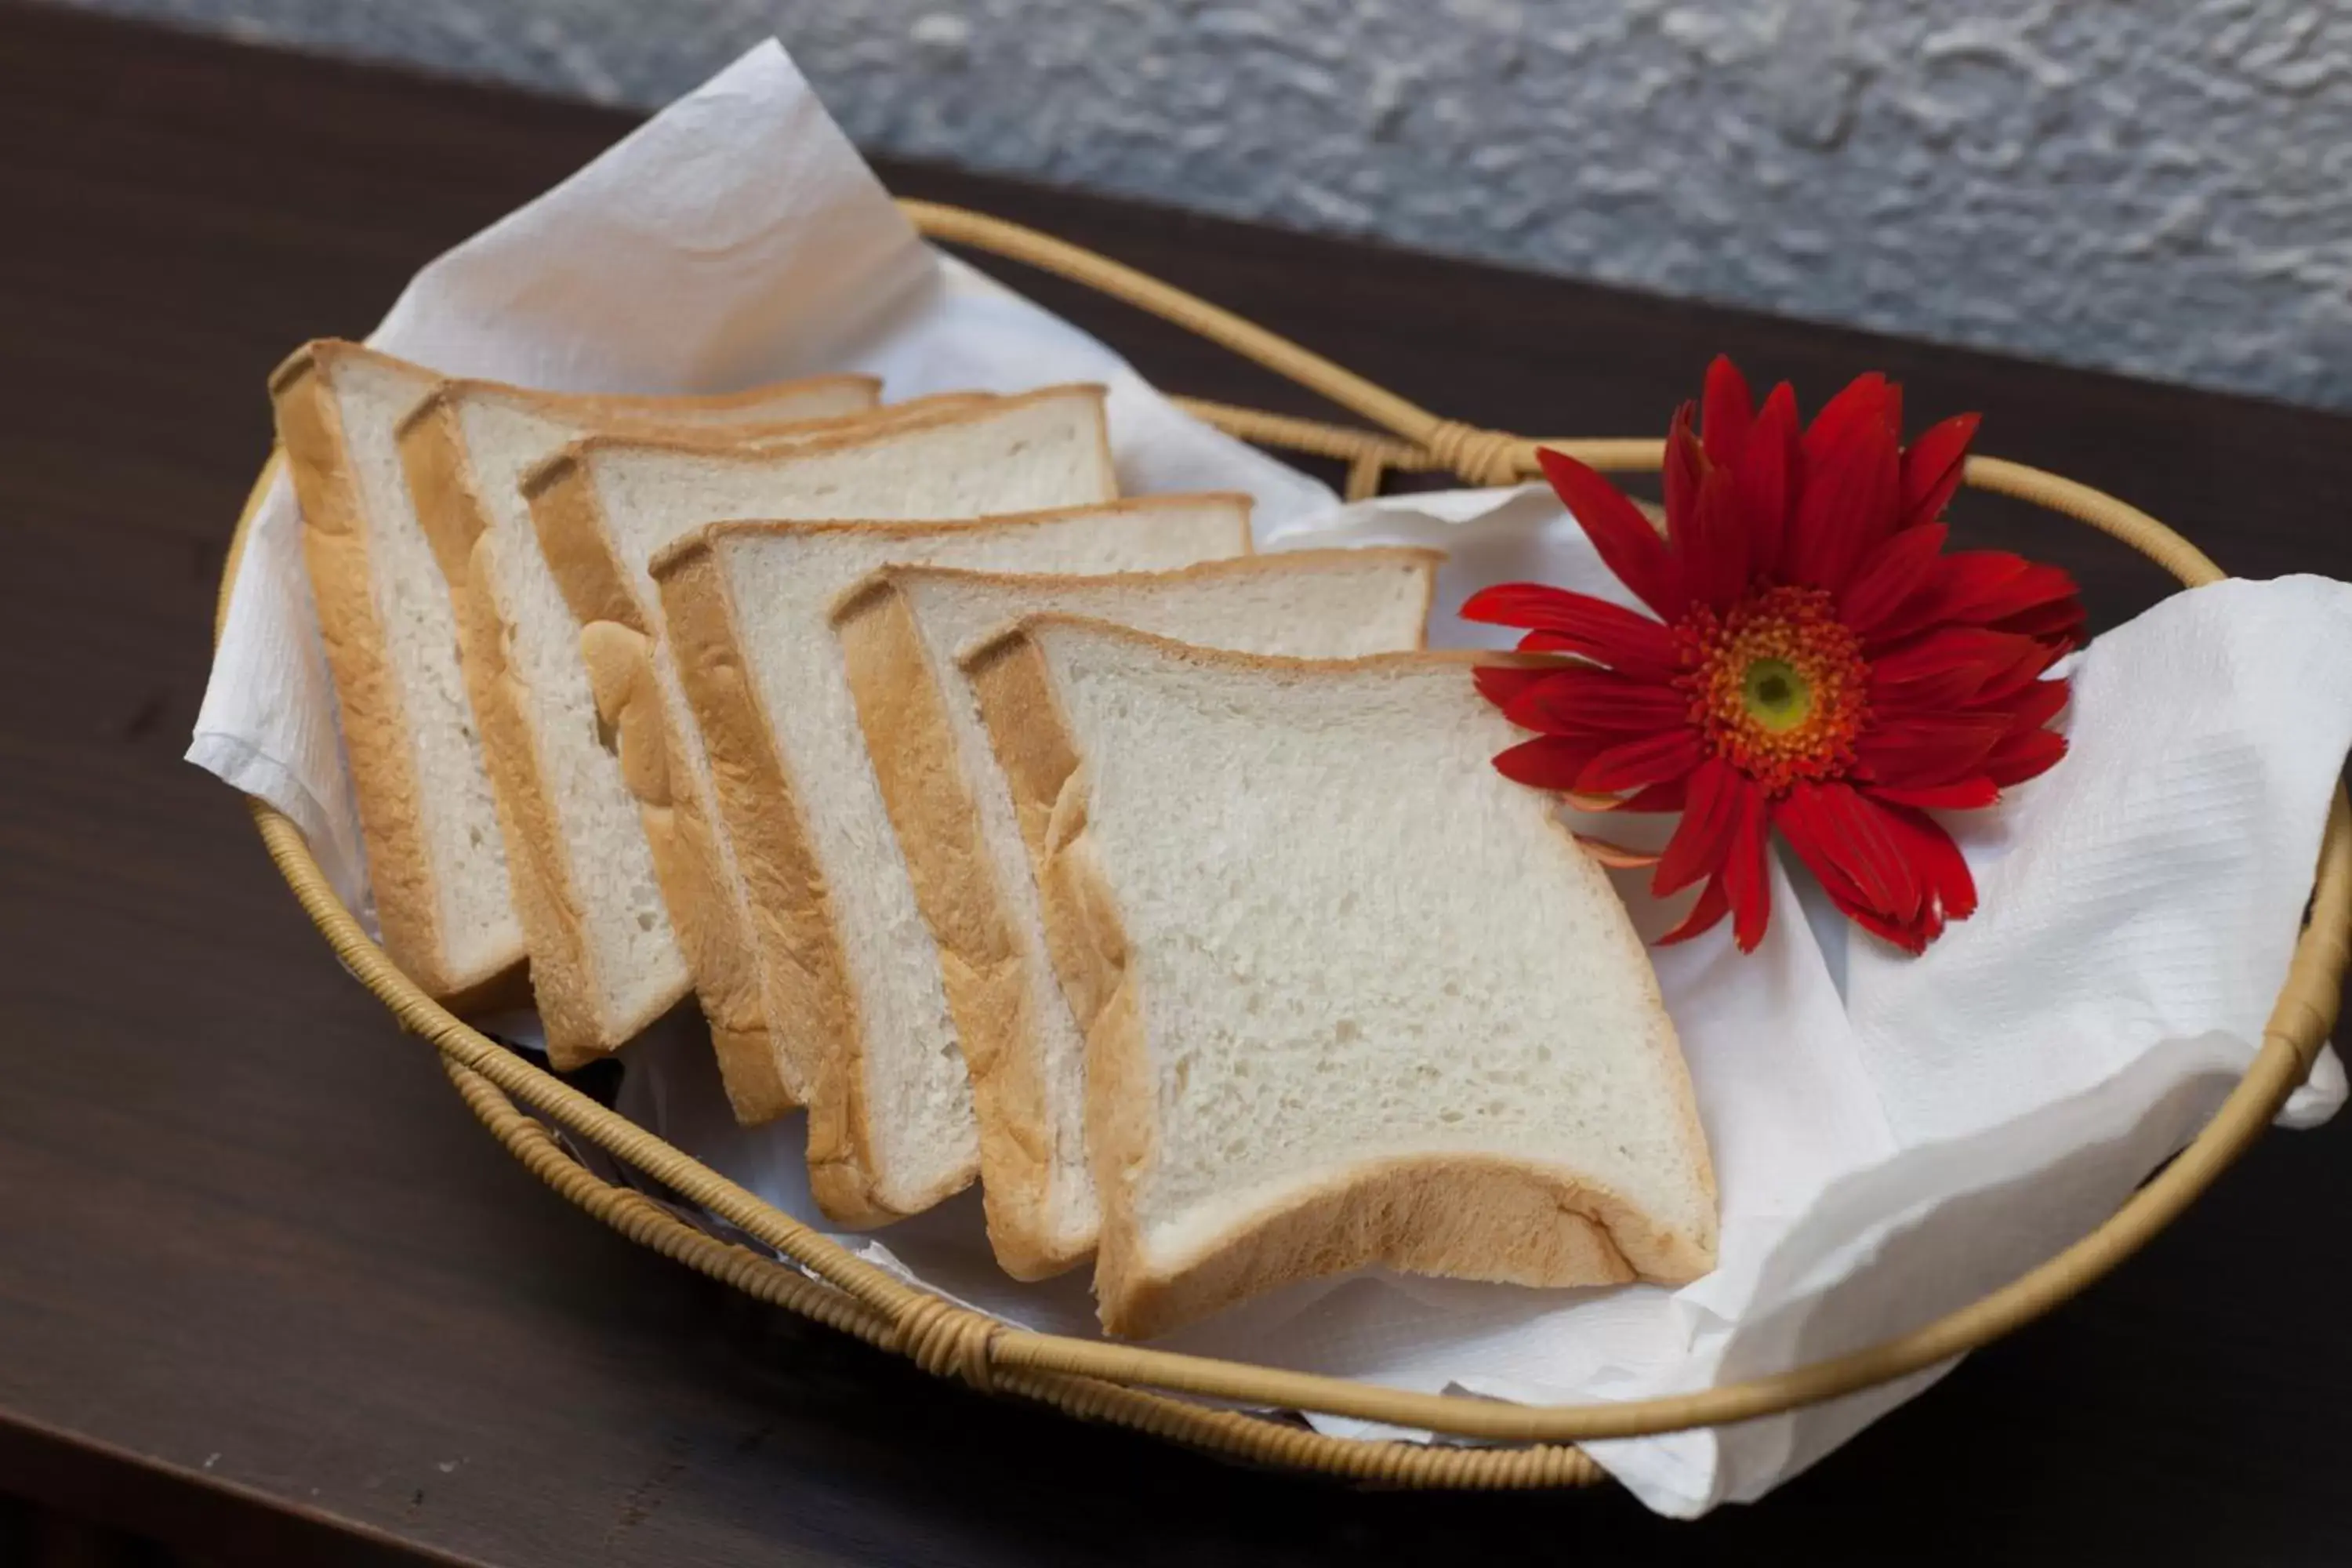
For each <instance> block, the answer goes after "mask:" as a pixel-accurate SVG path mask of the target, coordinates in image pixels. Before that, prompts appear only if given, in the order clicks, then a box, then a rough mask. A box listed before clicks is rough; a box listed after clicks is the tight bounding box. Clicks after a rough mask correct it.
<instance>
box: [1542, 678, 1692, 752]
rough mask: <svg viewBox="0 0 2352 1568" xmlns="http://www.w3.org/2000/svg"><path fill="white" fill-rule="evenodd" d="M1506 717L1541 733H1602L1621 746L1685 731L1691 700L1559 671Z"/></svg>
mask: <svg viewBox="0 0 2352 1568" xmlns="http://www.w3.org/2000/svg"><path fill="white" fill-rule="evenodd" d="M1505 712H1506V714H1507V717H1508V718H1509V719H1510V721H1511V722H1512V723H1514V724H1517V725H1519V726H1521V727H1522V728H1524V729H1528V730H1540V731H1544V732H1545V733H1546V734H1551V735H1566V734H1578V733H1585V732H1591V731H1601V732H1604V733H1608V734H1611V735H1612V736H1613V737H1614V739H1616V740H1618V741H1622V740H1624V739H1626V738H1628V737H1629V736H1633V735H1650V734H1655V733H1657V732H1658V731H1661V730H1672V729H1683V728H1687V727H1688V725H1689V723H1690V699H1689V698H1687V697H1685V696H1684V695H1683V694H1682V693H1681V692H1679V691H1676V690H1675V689H1674V688H1673V687H1671V686H1663V685H1659V684H1657V683H1655V682H1654V681H1645V680H1633V679H1628V678H1626V677H1624V676H1622V675H1616V674H1612V672H1610V671H1608V670H1605V669H1563V670H1561V671H1559V673H1557V674H1555V675H1554V676H1553V677H1552V678H1551V679H1549V680H1546V681H1543V682H1541V683H1539V684H1538V685H1536V686H1532V687H1530V688H1528V690H1527V691H1526V692H1524V693H1523V694H1521V696H1520V697H1519V699H1518V700H1517V701H1516V702H1514V703H1512V704H1511V706H1510V707H1509V708H1508V709H1507V710H1505Z"/></svg>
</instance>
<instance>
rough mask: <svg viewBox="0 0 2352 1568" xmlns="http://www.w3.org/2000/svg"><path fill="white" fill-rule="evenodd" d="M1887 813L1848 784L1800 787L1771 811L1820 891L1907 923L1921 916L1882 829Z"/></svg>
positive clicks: (1910, 879)
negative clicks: (1842, 894)
mask: <svg viewBox="0 0 2352 1568" xmlns="http://www.w3.org/2000/svg"><path fill="white" fill-rule="evenodd" d="M1889 810H1890V808H1888V807H1886V806H1883V805H1878V804H1877V803H1876V802H1874V801H1873V800H1871V799H1869V798H1868V797H1867V796H1865V795H1863V794H1862V793H1861V792H1860V791H1858V790H1856V789H1855V788H1854V787H1853V785H1851V784H1837V783H1831V784H1798V785H1797V786H1796V787H1795V788H1794V789H1791V790H1790V792H1789V793H1788V794H1787V795H1784V796H1783V797H1781V799H1780V803H1779V804H1778V805H1776V806H1775V807H1774V810H1773V814H1772V822H1773V826H1776V827H1778V828H1780V831H1781V833H1782V834H1784V835H1785V836H1786V837H1788V840H1789V846H1790V848H1792V849H1794V850H1796V852H1797V857H1798V858H1800V859H1801V860H1802V861H1804V863H1805V864H1806V865H1807V866H1809V867H1811V868H1812V871H1813V874H1814V875H1815V876H1816V877H1819V878H1821V879H1822V886H1824V887H1826V888H1830V889H1832V891H1836V890H1838V889H1844V890H1846V891H1848V892H1850V893H1851V894H1852V895H1853V897H1854V899H1855V901H1856V902H1857V903H1859V904H1860V905H1861V906H1862V907H1864V908H1865V909H1868V910H1872V911H1874V913H1877V914H1880V915H1882V916H1884V917H1885V918H1886V919H1888V920H1894V921H1908V920H1910V919H1911V918H1912V917H1914V916H1915V915H1916V914H1917V913H1918V912H1919V900H1920V896H1921V895H1920V887H1919V880H1918V878H1917V876H1916V873H1915V872H1914V871H1913V869H1912V867H1911V864H1910V862H1909V861H1907V860H1906V859H1905V858H1904V856H1903V850H1902V847H1901V846H1900V845H1899V844H1898V843H1897V842H1896V840H1895V834H1894V831H1893V830H1892V829H1890V828H1889V827H1888V826H1887V825H1886V818H1887V816H1888V814H1889Z"/></svg>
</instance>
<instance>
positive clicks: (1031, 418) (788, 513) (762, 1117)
mask: <svg viewBox="0 0 2352 1568" xmlns="http://www.w3.org/2000/svg"><path fill="white" fill-rule="evenodd" d="M1116 483H1117V481H1116V477H1115V475H1114V473H1113V470H1112V468H1111V460H1110V453H1109V444H1108V432H1107V430H1106V427H1105V425H1104V422H1103V410H1102V393H1101V390H1100V389H1099V388H1097V387H1090V386H1087V387H1059V388H1048V389H1046V390H1045V391H1043V392H1037V393H1031V394H1026V395H1022V396H1019V397H1008V398H989V397H982V396H977V395H957V396H943V397H939V398H932V399H925V400H920V401H919V402H918V403H910V404H907V405H898V406H896V407H893V408H886V409H882V410H879V411H877V413H876V414H875V415H873V416H868V417H867V418H866V419H864V420H861V421H860V422H858V423H857V424H856V425H855V426H845V427H842V428H839V429H835V430H830V431H825V432H821V433H817V434H815V435H814V436H810V435H805V434H804V435H802V436H798V437H786V438H782V439H779V440H777V441H774V442H772V443H765V444H762V445H760V446H757V447H751V446H743V445H739V446H737V447H733V448H719V447H710V446H709V445H707V444H694V443H687V442H679V441H655V440H646V439H639V438H628V437H596V438H590V439H587V440H583V441H581V442H577V443H574V444H573V445H572V447H568V448H567V449H566V450H565V451H564V452H563V453H562V454H560V455H559V456H558V457H556V458H551V459H550V460H549V461H548V462H546V463H543V464H541V465H540V466H539V467H538V468H535V469H533V470H532V471H531V472H530V474H528V475H527V476H525V479H524V482H523V484H524V491H525V495H526V498H527V499H528V500H529V501H530V507H531V516H532V521H533V525H534V528H535V530H536V531H537V532H538V535H539V538H540V542H541V550H542V552H543V553H544V554H545V556H546V558H547V560H548V562H549V563H550V564H551V567H552V568H553V570H554V574H555V577H556V581H557V583H558V584H559V586H560V587H561V588H562V591H563V594H564V597H565V600H566V602H567V604H568V605H570V606H571V609H572V616H573V619H574V621H575V623H576V624H578V625H579V626H580V627H581V628H582V631H581V635H582V639H583V641H582V648H583V655H585V656H586V658H587V659H588V662H589V666H590V672H591V677H592V684H593V685H594V686H595V689H596V697H597V704H598V714H599V717H600V719H601V721H602V722H603V723H604V728H605V732H606V734H607V735H608V737H609V738H610V740H611V742H612V744H613V745H614V748H615V750H616V751H617V752H618V753H619V755H620V760H621V763H622V766H623V771H624V774H625V777H626V778H627V779H629V780H630V781H631V782H632V789H633V794H635V798H636V800H637V804H638V817H639V823H640V827H641V831H642V832H643V834H644V835H645V837H646V839H647V841H648V843H649V845H650V847H651V848H652V851H653V856H654V863H655V870H656V878H657V880H658V882H659V884H660V887H661V889H662V893H663V901H664V903H665V904H666V906H667V908H668V910H669V911H670V914H671V916H672V919H673V921H675V923H676V925H677V931H678V935H679V938H680V944H681V946H682V948H683V949H684V952H685V955H686V960H687V963H688V970H689V972H690V973H692V975H693V979H694V987H695V991H696V993H697V995H698V999H699V1001H700V1002H701V1005H702V1007H703V1010H704V1012H705V1014H706V1015H707V1016H709V1020H710V1024H711V1037H712V1044H713V1046H714V1047H716V1049H717V1051H718V1055H719V1067H720V1075H721V1078H722V1079H723V1080H724V1081H725V1084H726V1088H727V1093H728V1097H729V1099H730V1102H731V1103H732V1105H733V1107H734V1110H735V1113H736V1115H737V1116H738V1118H739V1119H740V1120H741V1121H745V1122H747V1123H751V1122H759V1121H766V1120H769V1119H771V1118H772V1117H775V1116H778V1115H781V1114H782V1113H783V1112H784V1111H785V1110H790V1109H791V1108H793V1107H794V1106H796V1105H800V1104H803V1103H804V1102H805V1101H806V1100H807V1097H808V1094H809V1087H808V1085H807V1084H806V1083H805V1082H804V1081H803V1078H802V1076H801V1063H802V1060H803V1058H802V1057H800V1056H795V1055H793V1054H791V1053H789V1052H788V1051H787V1050H786V1049H784V1048H782V1047H780V1046H779V1045H778V1043H777V1040H776V1037H775V1034H774V1031H773V1030H772V1027H771V1026H770V1013H771V1008H770V1005H769V993H770V991H771V990H772V989H773V987H772V985H771V984H770V983H769V981H768V980H767V979H766V978H765V977H764V976H763V975H762V973H761V963H760V959H759V952H760V950H761V942H760V941H759V938H758V934H757V931H756V930H755V927H756V923H757V916H756V915H755V913H754V911H753V910H752V909H751V906H750V904H749V902H748V901H747V898H746V889H747V886H748V883H747V878H746V874H745V871H744V868H743V867H742V866H741V864H740V858H739V856H738V854H737V852H736V848H735V846H734V844H733V842H732V838H731V836H730V833H729V832H728V830H727V827H726V826H725V824H724V823H723V821H722V820H721V816H720V814H719V809H718V805H717V794H716V792H717V781H716V779H715V777H714V775H713V773H712V769H711V765H710V760H709V754H708V752H707V750H706V747H705V745H704V743H703V740H702V737H701V734H700V732H699V731H698V726H697V725H696V723H695V722H694V721H693V719H692V717H691V715H690V714H689V712H688V704H687V700H686V697H685V692H684V689H683V688H682V687H681V685H680V684H679V679H678V671H677V662H676V659H675V658H674V657H673V654H672V652H671V649H670V648H669V647H668V645H667V641H666V639H665V638H664V637H661V636H660V635H659V634H658V631H657V628H658V627H659V625H660V618H659V613H658V611H657V609H656V588H655V584H654V581H653V578H652V574H651V571H650V565H651V558H652V557H653V555H654V554H656V552H659V551H660V550H662V549H663V548H665V547H667V546H668V545H670V544H672V543H674V542H677V540H678V539H679V538H681V537H682V536H684V535H686V534H688V533H689V532H691V531H694V530H697V529H699V528H700V527H702V526H703V525H704V524H706V523H709V522H710V521H714V520H721V519H730V518H744V517H763V518H824V517H837V516H842V515H845V514H846V515H851V516H859V517H877V518H893V517H911V518H962V517H969V516H972V515H977V514H981V513H986V512H1000V511H1014V510H1025V509H1031V508H1035V507H1040V506H1049V505H1050V506H1059V505H1070V504H1078V503H1084V502H1090V501H1098V500H1108V499H1109V498H1110V497H1111V496H1112V495H1113V494H1114V493H1115V491H1116ZM599 672H602V674H601V677H600V675H599ZM777 984H786V983H785V982H778V983H777Z"/></svg>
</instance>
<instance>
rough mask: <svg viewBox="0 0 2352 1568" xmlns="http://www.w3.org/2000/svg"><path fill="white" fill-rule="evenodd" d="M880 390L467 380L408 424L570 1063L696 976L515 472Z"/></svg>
mask: <svg viewBox="0 0 2352 1568" xmlns="http://www.w3.org/2000/svg"><path fill="white" fill-rule="evenodd" d="M876 394H877V384H876V383H874V382H873V381H872V380H871V379H870V378H867V377H863V376H827V377H821V378H816V379H814V380H811V381H807V382H800V383H788V384H780V385H776V386H772V387H767V388H761V389H755V390H753V391H752V392H750V393H745V394H737V395H725V396H719V397H677V398H665V397H626V396H581V395H570V396H557V395H548V394H541V393H535V392H530V391H525V390H523V389H520V388H515V387H510V386H505V385H502V384H496V383H485V382H457V383H450V384H445V385H443V386H442V387H441V388H439V389H438V390H437V391H436V392H435V393H434V394H433V395H431V396H429V397H427V398H426V399H425V401H424V403H423V404H422V405H419V406H418V407H417V408H416V409H415V411H414V412H413V413H412V414H411V415H410V416H408V417H407V419H406V420H405V421H404V425H403V427H402V429H401V431H400V445H401V452H402V456H403V458H404V465H405V468H406V473H407V480H408V486H409V490H410V493H411V495H412V497H413V498H414V502H415V508H416V510H417V514H418V517H419V519H420V521H422V523H423V524H424V526H425V531H426V533H427V536H428V538H430V539H431V541H432V542H433V544H434V547H435V551H436V555H437V556H438V557H439V559H440V563H441V565H442V569H443V573H444V574H445V576H446V578H447V580H448V586H449V589H450V591H451V593H452V594H453V595H454V596H455V599H456V607H457V617H458V619H457V634H458V646H459V648H460V653H461V664H462V667H463V673H464V676H465V679H466V684H467V692H468V695H469V697H470V699H471V706H472V709H473V711H474V715H475V718H476V721H477V726H478V731H479V733H480V735H481V740H482V747H483V752H484V755H485V761H486V763H487V765H488V775H489V779H490V782H491V784H492V786H493V790H494V794H495V796H496V803H497V806H498V812H499V826H500V830H501V837H502V839H503V841H504V843H505V846H506V848H507V850H508V853H509V872H510V879H511V882H512V886H513V895H514V900H515V904H516V908H517V912H518V914H519V915H520V917H521V921H522V928H523V933H524V937H525V940H526V942H527V945H528V947H529V949H530V958H531V982H532V989H533V991H534V993H535V994H536V997H537V999H538V1002H539V1008H540V1015H541V1024H542V1026H543V1027H544V1030H545V1034H546V1040H547V1046H548V1050H549V1054H550V1056H551V1058H553V1059H554V1061H555V1062H556V1064H557V1065H558V1066H559V1067H566V1068H568V1067H572V1066H576V1065H578V1064H579V1063H580V1062H582V1061H584V1060H586V1059H588V1058H592V1057H593V1056H596V1055H600V1054H602V1053H604V1052H607V1051H611V1050H614V1049H616V1048H618V1047H620V1046H621V1045H622V1044H624V1043H625V1042H626V1041H627V1040H628V1039H630V1038H631V1037H634V1036H635V1034H637V1033H638V1032H639V1031H640V1030H642V1029H643V1028H644V1027H645V1026H646V1025H648V1024H650V1023H651V1022H652V1021H653V1020H654V1018H656V1016H659V1015H660V1014H661V1013H662V1012H663V1011H665V1010H666V1009H667V1008H668V1007H669V1006H670V1005H672V1004H674V1003H676V1002H677V1000H678V999H679V998H680V997H681V996H682V995H684V994H685V992H686V987H687V979H688V975H687V969H686V963H685V960H684V957H683V956H682V954H681V953H680V952H679V950H678V944H677V936H676V933H675V931H673V929H672V925H671V921H670V918H669V913H668V910H667V908H666V907H665V904H664V902H663V900H662V897H661V893H660V889H659V887H658V885H657V882H656V877H655V873H654V868H653V864H652V856H651V852H650V849H649V847H648V846H647V844H646V837H645V835H644V834H643V833H642V832H641V831H640V829H639V826H638V823H637V813H636V806H635V802H634V800H633V799H632V798H631V797H630V795H629V794H628V792H627V790H626V788H625V785H624V784H623V783H622V780H621V778H620V774H619V770H618V767H617V765H616V763H615V759H614V755H613V753H612V752H611V751H610V750H608V749H607V748H606V747H605V745H604V743H603V742H604V739H605V738H606V735H607V733H608V731H606V730H605V729H604V727H602V726H600V725H599V724H598V723H597V722H596V721H595V719H596V706H595V702H594V698H593V692H592V690H591V688H590V685H589V681H588V679H587V672H586V670H585V668H584V667H583V662H582V656H581V651H580V647H579V637H578V630H577V627H576V626H575V624H574V622H573V620H572V615H571V612H570V608H569V606H568V605H566V604H565V602H564V599H563V595H562V590H561V589H560V588H559V586H558V585H557V584H556V581H555V578H554V576H553V574H552V573H551V571H550V570H549V567H548V564H547V563H546V560H545V559H544V557H543V556H542V555H541V552H540V549H539V542H538V539H537V537H536V536H535V535H534V533H533V531H532V529H531V523H530V509H529V506H528V505H527V503H526V502H525V501H524V500H523V497H522V495H521V493H520V489H519V488H518V487H519V486H520V481H521V479H522V478H523V476H524V475H525V474H526V473H528V472H529V471H530V469H531V468H534V467H536V466H537V465H538V464H539V463H541V462H542V461H544V460H545V459H546V458H549V457H551V456H552V455H553V454H554V453H556V452H558V451H560V450H561V449H562V447H564V445H565V444H566V443H568V442H570V441H572V440H574V439H576V438H578V437H581V436H583V435H584V434H587V433H589V432H592V431H598V430H604V431H636V432H643V433H649V434H656V435H658V434H663V433H668V434H672V435H675V434H677V433H682V432H692V433H699V434H701V435H704V436H705V437H712V436H737V435H740V437H743V438H756V437H761V436H762V435H769V436H772V435H773V434H774V433H775V432H777V431H778V430H779V429H780V428H781V429H782V430H786V431H793V432H808V431H810V430H812V429H816V430H823V429H824V428H827V427H828V426H824V425H823V424H819V425H816V426H811V425H810V424H809V423H808V422H809V421H812V420H816V421H823V420H825V419H828V418H834V417H838V416H845V415H850V414H855V413H858V412H860V411H862V410H865V409H866V408H869V407H870V406H871V405H873V402H874V400H875V397H876ZM787 422H796V423H787Z"/></svg>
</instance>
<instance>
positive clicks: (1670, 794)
mask: <svg viewBox="0 0 2352 1568" xmlns="http://www.w3.org/2000/svg"><path fill="white" fill-rule="evenodd" d="M1689 798H1690V780H1689V779H1688V778H1687V777H1685V778H1678V779H1668V780H1666V781H1665V782H1664V783H1663V784H1643V786H1642V787H1641V788H1640V789H1637V790H1635V791H1634V792H1633V794H1632V795H1627V796H1626V797H1625V798H1624V799H1622V800H1621V801H1619V802H1617V805H1616V809H1617V810H1619V811H1680V810H1682V809H1683V807H1684V805H1685V804H1686V803H1687V802H1688V800H1689Z"/></svg>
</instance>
